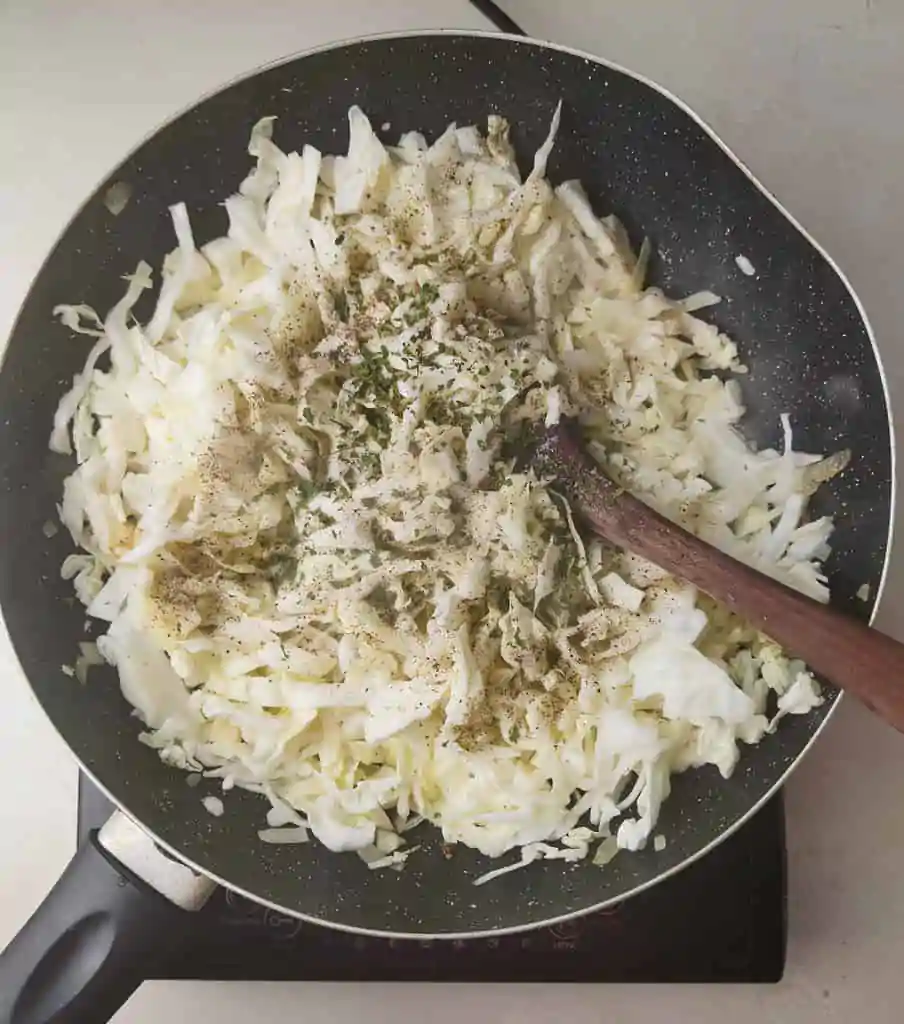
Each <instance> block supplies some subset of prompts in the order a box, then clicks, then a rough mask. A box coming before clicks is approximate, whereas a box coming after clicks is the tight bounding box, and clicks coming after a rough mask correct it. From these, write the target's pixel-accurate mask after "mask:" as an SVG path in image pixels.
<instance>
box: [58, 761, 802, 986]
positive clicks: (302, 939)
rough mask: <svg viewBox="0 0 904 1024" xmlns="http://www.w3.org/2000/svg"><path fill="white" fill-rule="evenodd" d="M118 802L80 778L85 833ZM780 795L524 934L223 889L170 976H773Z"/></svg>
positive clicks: (781, 847)
mask: <svg viewBox="0 0 904 1024" xmlns="http://www.w3.org/2000/svg"><path fill="white" fill-rule="evenodd" d="M109 813H110V805H109V804H108V803H107V801H106V799H105V798H104V797H103V796H102V795H101V794H100V793H99V792H98V791H97V790H96V789H95V788H94V787H93V786H92V784H91V783H90V782H89V781H88V780H87V779H85V778H84V777H82V778H81V779H80V780H79V815H78V828H79V842H83V841H84V839H85V837H86V836H87V835H88V833H89V831H90V830H91V829H94V828H98V827H99V826H100V825H101V824H103V822H104V820H105V818H106V817H107V815H108V814H109ZM784 839H785V829H784V811H783V808H782V802H781V797H776V798H775V799H774V800H772V801H771V802H770V803H769V804H767V805H766V806H765V807H764V808H763V809H762V810H761V811H760V812H759V813H758V814H757V815H756V816H755V817H754V818H752V819H751V820H750V821H749V822H748V823H747V824H746V825H744V826H743V828H741V829H740V830H739V831H738V832H736V833H735V834H734V835H733V836H732V837H731V838H729V839H727V840H726V841H725V842H724V843H722V844H721V845H720V846H719V847H717V848H716V849H715V850H713V851H712V852H711V853H710V854H708V855H707V856H706V857H704V858H703V859H702V860H700V861H698V862H697V863H695V864H692V865H691V866H690V867H689V868H687V869H686V870H684V871H682V872H680V873H679V874H678V875H676V876H675V877H674V878H670V879H668V880H667V881H665V882H662V883H660V884H659V885H656V886H654V887H653V888H652V889H649V890H648V891H647V892H644V893H641V894H640V895H639V896H635V897H633V898H632V899H630V900H628V901H627V902H625V903H623V904H621V905H620V906H618V907H615V908H613V909H611V910H606V911H602V912H600V913H597V914H590V915H587V916H585V917H582V918H580V919H578V920H573V921H569V922H567V923H565V924H559V925H556V926H554V927H552V928H540V929H536V930H534V931H530V932H525V933H522V934H519V935H510V936H501V937H500V938H489V939H468V940H457V941H449V940H442V941H432V942H431V941H423V942H418V941H413V940H411V939H374V938H366V937H363V936H357V935H350V934H347V933H344V932H338V931H334V930H332V929H329V928H324V927H320V926H318V925H313V924H307V923H304V922H302V921H298V920H296V919H294V918H291V917H286V916H284V915H283V914H278V913H275V912H274V911H272V910H267V909H266V908H265V907H261V906H259V905H257V904H255V903H250V902H249V901H247V900H245V899H243V898H241V897H238V896H235V895H234V894H232V893H230V892H226V891H225V890H221V891H220V892H219V893H217V894H216V895H215V896H214V897H213V899H212V900H211V901H210V903H208V905H207V906H206V907H205V908H204V910H202V911H201V915H203V918H204V919H205V923H207V922H209V924H210V927H202V928H200V929H199V938H198V944H197V946H196V947H195V948H194V949H193V951H192V953H191V955H190V956H185V955H184V954H183V956H182V957H181V958H180V959H179V960H178V961H176V962H174V963H172V964H170V965H168V967H167V969H166V971H165V972H164V973H163V976H165V977H167V978H173V979H177V978H182V979H187V978H195V979H205V980H217V981H219V980H224V981H225V980H232V981H236V980H245V981H496V982H504V981H509V982H515V981H517V982H524V981H595V982H603V981H607V982H626V981H642V982H657V981H658V982H667V981H673V982H677V981H688V982H716V981H718V982H727V981H740V982H774V981H779V980H780V979H781V976H782V973H783V971H784V966H785V937H786V900H785V880H786V876H785V841H784Z"/></svg>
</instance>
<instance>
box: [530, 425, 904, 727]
mask: <svg viewBox="0 0 904 1024" xmlns="http://www.w3.org/2000/svg"><path fill="white" fill-rule="evenodd" d="M530 462H531V465H533V467H534V468H535V470H536V471H537V472H538V473H539V474H540V475H542V476H544V477H547V478H554V479H555V482H556V483H555V486H556V488H557V489H558V490H560V491H561V492H562V493H563V494H564V495H565V497H567V498H568V499H569V501H570V502H571V504H572V507H573V509H574V511H575V512H576V513H577V514H578V515H579V516H580V517H581V518H582V519H583V520H584V522H585V523H586V524H587V525H588V526H589V527H590V528H591V529H593V530H594V532H596V533H598V534H599V535H600V536H601V537H603V538H605V539H606V540H608V541H609V542H610V543H612V544H615V545H617V546H618V547H622V548H625V549H626V550H628V551H632V552H634V553H635V554H637V555H641V556H642V557H643V558H646V559H649V561H651V562H653V563H654V564H656V565H658V566H659V567H660V568H662V569H665V570H666V571H667V572H669V573H671V574H672V575H674V576H677V577H679V578H680V579H684V580H687V581H688V582H689V583H693V584H694V586H696V587H699V588H700V590H702V591H704V592H705V593H707V594H709V595H710V596H711V597H714V598H715V599H716V600H717V601H721V602H722V603H723V604H725V605H727V606H728V607H729V608H730V609H731V610H732V611H735V612H737V613H738V615H741V616H742V617H743V618H745V619H746V620H747V621H748V622H750V623H751V625H753V626H754V627H755V628H756V629H758V630H760V631H761V632H763V633H765V634H766V635H767V636H769V637H771V638H772V639H773V640H775V641H776V642H777V643H779V644H781V645H782V647H784V648H785V649H786V650H787V651H789V652H790V653H793V654H794V655H796V656H797V657H799V658H802V659H803V660H804V661H805V662H806V663H807V664H808V665H809V666H810V668H811V669H812V670H813V671H814V672H815V673H817V674H818V675H820V676H822V677H823V679H826V680H827V681H828V682H830V683H833V684H834V685H835V686H837V687H839V688H840V689H842V690H845V691H846V692H848V693H851V694H853V695H854V696H855V697H858V698H859V699H860V700H861V701H863V703H864V704H866V706H867V707H868V708H871V709H872V710H873V711H875V712H876V714H878V715H881V717H882V718H884V719H885V721H886V722H888V723H889V724H890V725H893V726H894V727H895V728H896V729H898V730H899V731H900V732H904V644H901V643H898V641H896V640H892V639H891V637H887V636H885V635H884V634H882V633H878V632H876V631H875V630H873V629H871V628H870V627H869V626H867V625H866V624H865V623H863V622H860V621H858V620H857V619H855V618H852V617H851V616H849V615H845V614H844V613H843V612H840V611H838V610H836V609H834V608H830V607H828V606H826V605H823V604H820V603H819V602H818V601H814V600H813V599H812V598H810V597H806V596H804V595H803V594H799V593H798V592H797V591H795V590H792V589H791V588H790V587H786V586H784V585H783V584H781V583H778V582H777V581H776V580H773V579H771V578H770V577H769V576H766V575H764V574H763V573H761V572H758V571H757V570H756V569H751V568H750V567H749V566H747V565H744V564H743V563H741V562H738V561H736V560H735V559H734V558H731V557H730V556H729V555H726V554H723V553H722V552H721V551H719V550H718V549H717V548H714V547H713V546H712V545H710V544H707V543H706V542H705V541H703V540H700V539H699V538H698V537H695V536H694V535H693V534H692V533H688V531H687V530H684V529H683V528H682V527H680V526H676V525H675V523H672V522H670V521H669V520H668V519H666V518H665V517H664V516H662V515H660V514H659V513H658V512H655V511H654V510H653V509H651V508H650V507H649V506H648V505H645V504H644V503H643V502H642V501H639V500H638V499H637V498H635V497H634V496H633V495H631V494H628V493H626V492H625V491H623V490H622V489H620V488H619V487H618V486H617V485H616V484H614V483H613V482H612V481H611V480H610V479H609V478H608V477H607V476H606V475H605V473H604V472H603V471H602V469H601V468H600V466H599V464H598V463H597V462H596V460H595V459H594V458H593V457H592V456H591V455H590V454H589V453H588V452H587V451H586V450H585V448H584V445H583V443H582V441H581V437H580V434H579V431H578V429H577V427H576V426H574V425H573V424H569V423H561V424H559V425H558V426H556V427H552V428H551V429H549V430H547V431H546V433H545V434H544V436H543V438H542V439H541V441H540V443H539V444H538V445H537V447H536V448H535V449H534V451H533V453H532V455H531V456H530Z"/></svg>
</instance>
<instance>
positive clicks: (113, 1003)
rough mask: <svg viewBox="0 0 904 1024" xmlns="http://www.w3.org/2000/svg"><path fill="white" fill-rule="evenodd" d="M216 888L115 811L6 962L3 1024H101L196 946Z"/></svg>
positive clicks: (0, 984)
mask: <svg viewBox="0 0 904 1024" xmlns="http://www.w3.org/2000/svg"><path fill="white" fill-rule="evenodd" d="M214 888H215V885H214V883H213V882H211V881H210V880H209V879H207V878H205V877H204V876H201V875H198V874H196V873H195V872H194V871H192V870H191V869H190V868H188V867H186V866H185V865H184V864H181V863H179V862H178V861H175V860H172V859H171V858H170V857H168V856H167V855H166V854H164V853H162V852H161V851H160V850H159V849H158V848H157V846H156V845H155V844H154V842H153V840H152V839H151V837H150V836H149V835H148V834H147V833H146V832H144V831H143V829H141V828H139V826H137V825H136V824H135V823H134V822H132V820H131V819H130V818H127V817H126V816H125V815H124V814H121V813H120V812H118V811H117V812H116V813H115V814H114V815H113V816H112V817H111V818H110V819H109V821H107V823H106V824H105V825H104V827H103V828H102V829H101V830H100V832H93V833H92V834H91V841H90V842H86V843H84V844H83V845H82V846H81V847H80V848H79V850H78V851H77V852H76V854H75V856H74V857H73V858H72V860H71V861H70V862H69V864H68V865H67V866H66V870H65V871H64V872H63V874H62V876H61V878H60V880H59V881H58V882H57V883H56V885H54V887H53V889H51V891H50V892H49V893H48V895H47V898H46V899H45V900H44V902H43V903H42V904H41V905H40V907H38V909H37V910H36V911H35V912H34V914H33V915H32V916H31V918H30V919H29V921H28V922H27V923H26V924H25V926H24V928H23V929H22V931H20V932H19V934H18V935H17V936H16V937H15V938H14V939H13V941H12V942H11V943H10V944H9V946H7V948H6V950H4V952H3V953H2V954H0V1024H105V1022H106V1021H109V1020H110V1018H111V1017H112V1016H113V1015H114V1014H115V1013H116V1011H117V1010H118V1009H119V1008H120V1007H121V1006H122V1005H123V1003H125V1002H126V1000H127V999H128V998H129V996H131V995H132V993H133V992H134V991H135V989H137V988H138V986H139V985H140V984H141V983H142V981H144V979H145V978H146V977H148V976H149V975H150V974H151V972H152V971H153V969H154V967H155V966H157V965H158V964H161V963H162V962H163V961H164V960H166V959H171V958H172V957H173V955H174V954H176V953H178V949H179V947H180V946H181V945H183V944H185V943H187V942H188V941H190V940H191V938H192V936H193V934H194V931H195V928H196V927H197V921H198V919H197V915H196V914H194V913H193V911H197V910H200V908H201V907H202V906H203V905H204V903H206V901H207V899H208V898H209V897H210V895H211V894H212V892H213V890H214Z"/></svg>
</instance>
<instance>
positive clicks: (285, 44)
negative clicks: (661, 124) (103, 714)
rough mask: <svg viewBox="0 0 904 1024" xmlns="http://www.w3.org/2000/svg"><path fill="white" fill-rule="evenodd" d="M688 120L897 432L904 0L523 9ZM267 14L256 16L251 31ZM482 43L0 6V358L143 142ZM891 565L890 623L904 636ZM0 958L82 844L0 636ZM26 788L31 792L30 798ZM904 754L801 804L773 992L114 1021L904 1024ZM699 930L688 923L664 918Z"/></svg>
mask: <svg viewBox="0 0 904 1024" xmlns="http://www.w3.org/2000/svg"><path fill="white" fill-rule="evenodd" d="M502 6H503V7H504V8H505V9H506V10H507V11H508V12H509V13H510V14H511V15H512V16H513V17H515V18H516V19H517V20H519V21H520V22H521V24H522V25H523V26H524V27H525V29H526V30H527V31H529V32H531V33H533V34H535V35H538V36H545V37H547V38H550V39H554V40H556V41H560V42H564V43H570V44H572V45H575V46H580V47H582V48H584V49H588V50H593V51H595V52H597V53H599V54H601V55H603V56H606V57H609V58H610V59H612V60H615V61H617V62H619V63H621V64H624V65H627V66H628V67H631V68H632V69H634V70H637V71H640V72H643V73H645V74H647V75H649V76H651V77H652V78H655V79H657V80H658V81H660V82H662V83H663V84H664V85H666V86H668V87H670V88H671V89H673V90H674V91H676V92H677V93H678V94H679V95H681V96H682V97H683V98H684V99H685V100H687V101H688V102H690V103H691V104H692V105H694V106H695V107H696V108H697V110H698V111H699V112H700V113H701V114H702V115H703V117H704V118H706V119H708V120H709V121H710V123H711V124H712V125H713V126H714V127H715V128H716V130H717V131H719V132H720V133H721V134H722V136H723V138H724V139H725V140H726V141H727V142H728V143H729V145H731V146H733V147H734V148H735V150H736V152H737V153H738V154H739V155H740V156H741V157H742V159H744V160H745V161H746V162H747V163H748V165H749V166H750V167H751V168H752V169H753V170H754V172H755V173H757V174H758V175H759V176H760V177H761V179H762V180H763V181H764V183H765V184H766V185H767V186H768V187H770V188H771V189H772V190H773V191H774V192H775V193H776V194H777V195H778V196H779V198H780V199H781V200H782V201H783V202H784V203H785V204H786V205H787V206H788V207H789V208H790V209H791V210H792V211H793V212H794V213H795V215H796V216H797V217H798V218H799V219H800V220H802V221H803V223H804V224H806V225H807V227H808V228H809V229H810V230H811V231H812V232H813V233H814V234H815V235H816V237H817V238H819V239H820V241H822V242H823V243H824V244H825V245H826V246H827V247H828V249H829V250H830V251H831V252H832V254H833V255H834V256H835V258H836V259H837V260H838V261H839V263H840V264H841V265H842V266H843V267H844V268H845V270H846V271H847V272H848V274H849V276H850V277H851V279H852V280H853V283H854V285H855V287H856V288H857V289H858V291H859V292H860V295H861V297H862V298H863V300H864V302H865V304H866V307H867V309H868V310H869V312H870V315H871V318H872V321H873V324H874V327H875V328H876V332H877V335H878V337H879V341H880V347H881V350H882V353H883V356H884V358H885V361H886V365H887V368H888V371H889V376H890V381H891V389H892V398H893V404H894V406H895V409H896V412H897V414H898V416H899V418H902V417H904V341H902V339H901V338H900V337H899V331H898V328H899V325H900V324H902V323H904V288H902V286H901V281H902V280H904V248H902V246H901V243H900V231H901V228H900V223H899V220H900V217H901V211H904V172H902V167H904V128H902V121H901V115H900V97H901V95H902V92H904V4H902V3H900V0H759V2H758V3H755V4H752V3H749V2H748V0H632V2H631V3H626V4H609V3H602V2H599V0H556V2H555V3H552V4H550V3H548V2H546V0H508V2H504V3H503V4H502ZM252 15H253V17H252ZM425 26H446V27H473V28H476V27H487V23H486V22H485V20H484V19H483V18H482V17H481V16H480V15H479V14H477V13H476V12H475V11H474V10H473V9H472V8H471V7H470V5H469V4H468V3H466V2H465V0H430V2H420V3H419V2H417V0H379V2H378V3H377V2H373V0H342V2H341V3H334V4H329V3H326V4H323V3H313V2H311V0H254V2H253V3H248V2H241V0H194V2H192V3H184V2H182V0H152V2H149V3H123V2H121V0H119V2H117V0H78V2H71V0H5V3H3V4H2V5H0V96H2V97H3V101H4V102H3V104H2V108H0V153H2V157H3V162H2V170H0V253H2V266H3V273H2V275H0V338H3V337H5V336H6V334H7V332H8V329H9V327H10V326H11V324H12V319H13V317H14V315H15V311H16V308H17V306H18V304H19V302H20V300H21V298H22V296H23V295H24V292H25V290H26V288H27V286H28V283H29V281H30V280H31V278H32V276H33V275H34V273H35V272H36V271H37V269H38V267H39V265H40V262H41V260H42V258H43V256H44V254H45V252H46V251H47V249H48V247H49V246H50V245H51V243H52V242H53V240H54V238H55V236H56V234H57V232H58V231H59V229H60V227H61V226H62V224H63V223H64V222H65V221H66V220H67V219H68V217H69V216H70V214H71V213H72V211H73V210H74V209H75V207H76V206H77V205H78V203H79V202H80V201H81V199H82V198H84V196H85V195H86V194H88V192H89V191H90V190H91V189H92V188H93V186H94V185H95V183H96V182H97V181H98V180H99V179H100V178H101V177H102V175H103V174H104V173H105V172H106V171H107V170H108V169H109V168H110V167H111V166H113V164H114V163H115V162H116V161H117V160H118V159H119V158H120V157H121V155H122V154H123V153H124V152H125V151H126V150H127V149H129V148H130V147H131V146H132V145H133V144H134V143H135V142H137V141H138V140H139V139H140V138H141V137H142V136H143V135H144V134H145V133H146V132H147V131H148V130H149V129H151V128H153V127H154V126H155V124H157V123H158V122H159V121H161V120H162V119H163V118H165V117H166V116H168V115H169V114H171V113H172V112H173V111H174V110H176V109H178V108H179V107H181V106H183V105H184V104H186V103H188V102H190V101H191V100H193V99H194V98H195V97H196V96H197V95H198V94H199V93H202V92H204V91H206V90H208V89H210V88H211V87H214V86H216V85H217V84H218V83H220V82H222V81H223V80H225V79H228V78H230V77H231V76H233V75H235V74H237V73H239V72H242V71H244V70H246V69H248V68H251V67H253V66H255V65H256V64H259V63H262V62H264V61H267V60H270V59H273V58H274V57H277V56H280V55H281V54H283V53H286V52H290V51H293V50H300V49H304V48H307V47H309V46H312V45H316V44H318V43H321V42H325V41H328V40H331V39H341V38H345V37H349V36H353V35H358V34H362V33H365V32H376V31H386V30H391V29H401V28H415V27H425ZM901 552H902V546H901V545H899V546H898V548H897V557H895V558H894V560H893V564H892V571H891V577H890V583H889V587H888V590H887V593H886V599H885V602H884V606H883V611H882V614H881V616H880V621H879V625H880V626H882V627H883V628H884V629H886V630H887V631H889V632H892V633H896V634H897V635H899V636H901V637H904V555H902V553H901ZM0 687H2V688H3V690H4V701H3V714H2V715H0V808H2V811H0V946H2V945H4V944H5V943H6V942H7V941H8V940H9V939H10V938H11V937H12V935H13V934H14V933H15V931H16V930H17V929H18V927H19V926H20V925H21V923H22V922H23V921H24V920H25V918H26V917H27V916H28V914H29V913H30V912H31V910H32V909H33V908H34V906H35V905H36V904H37V903H38V901H39V900H40V899H41V897H42V895H43V894H44V893H45V892H46V890H47V889H48V888H49V886H50V885H51V884H52V882H53V881H54V879H55V878H56V876H57V874H58V873H59V871H60V870H61V868H62V866H63V864H64V863H65V861H66V859H67V858H68V857H69V855H70V853H71V851H72V848H73V838H74V818H75V780H76V772H75V767H74V765H73V763H72V761H71V759H70V758H69V756H68V754H67V752H66V750H65V748H64V746H63V744H62V743H61V741H60V740H59V739H57V738H56V736H55V735H54V734H53V733H52V731H51V729H50V727H49V725H48V724H47V723H46V722H45V721H44V719H43V717H42V714H41V712H40V711H39V710H38V709H37V707H36V705H35V704H34V702H33V701H32V700H31V698H30V696H29V694H28V691H27V688H26V685H25V683H24V681H23V680H22V678H21V675H20V673H19V670H18V668H17V667H16V665H15V662H14V659H13V657H12V654H11V652H10V651H9V647H8V642H7V641H6V639H5V636H3V637H0ZM24 780H28V782H27V784H26V783H25V782H24ZM902 789H904V740H902V739H901V738H900V737H898V736H896V735H894V734H892V733H891V731H890V730H888V729H886V728H884V727H883V726H881V725H880V724H878V723H877V722H875V721H873V720H872V719H871V717H870V716H869V715H868V714H867V713H866V712H864V711H862V710H860V709H859V708H858V707H856V706H854V705H853V703H852V702H848V703H847V704H846V705H845V706H844V707H842V709H841V710H840V712H839V713H838V714H837V715H836V716H835V718H834V720H833V721H832V722H831V723H830V725H829V727H828V728H827V730H826V732H825V734H824V736H823V738H822V739H821V741H820V742H819V743H818V744H817V747H816V749H815V751H814V752H813V753H812V755H811V756H810V757H809V758H808V759H807V760H806V763H805V764H804V765H803V766H802V767H801V768H800V770H799V771H798V772H797V773H796V774H795V776H794V778H793V779H792V780H791V782H790V783H789V785H788V791H787V808H788V832H789V837H788V845H789V858H790V922H791V928H790V932H791V934H790V946H789V951H788V969H787V974H786V979H785V981H784V982H783V983H782V984H781V985H779V986H776V987H765V986H763V987H748V986H743V987H703V986H687V987H676V986H659V987H652V986H650V987H644V986H607V987H606V988H605V989H600V988H599V987H596V986H585V987H580V986H537V987H525V986H507V985H497V986H466V987H460V988H457V989H456V991H455V993H454V996H453V995H452V993H451V991H449V990H448V987H447V986H430V987H427V986H423V985H371V986H352V985H326V984H270V985H262V984H245V983H239V982H237V983H232V984H228V985H227V984H201V983H189V982H186V983H181V984H175V983H173V984H166V983H155V984H147V985H145V986H143V987H142V989H141V990H140V991H139V992H138V993H137V994H136V995H135V997H134V998H133V999H132V1000H131V1001H130V1002H129V1004H128V1005H127V1006H126V1007H125V1008H124V1009H123V1010H122V1012H121V1013H120V1014H119V1015H118V1016H117V1017H116V1020H117V1022H121V1024H144V1022H147V1024H151V1022H152V1021H154V1022H155V1021H158V1020H165V1019H172V1020H177V1021H190V1020H194V1019H207V1020H216V1021H217V1022H218V1024H233V1022H235V1024H239V1022H241V1024H244V1022H245V1021H247V1020H248V1019H249V1017H250V1018H251V1019H256V1020H259V1021H270V1020H272V1021H282V1020H285V1019H291V1020H293V1021H295V1020H297V1021H299V1022H301V1021H303V1022H305V1024H322V1022H326V1021H330V1022H333V1024H341V1022H344V1021H359V1020H366V1021H367V1022H368V1024H382V1022H384V1021H385V1022H390V1021H391V1022H393V1024H395V1022H397V1021H398V1020H405V1019H407V1018H409V1017H413V1016H418V1017H420V1016H423V1015H425V1014H427V1013H429V1015H430V1017H431V1018H432V1020H433V1021H434V1022H435V1024H446V1022H449V1024H452V1022H453V1021H459V1020H461V1019H471V1020H474V1021H485V1020H493V1021H496V1022H497V1024H509V1022H515V1021H517V1022H519V1024H530V1022H533V1021H536V1022H540V1021H546V1020H550V1019H553V1018H554V1017H566V1016H573V1018H574V1019H581V1020H587V1021H594V1020H597V1019H600V1020H602V1019H603V1018H605V1019H607V1020H612V1021H617V1022H619V1024H630V1022H642V1021H653V1020H661V1021H665V1022H667V1024H672V1022H684V1021H694V1022H695V1024H708V1022H710V1021H712V1022H713V1024H715V1022H719V1024H723V1022H724V1021H725V1020H726V1019H728V1020H731V1021H732V1024H754V1022H755V1024H762V1022H763V1021H769V1022H770V1024H784V1022H789V1024H790V1022H795V1024H805V1022H810V1021H817V1020H819V1021H829V1022H832V1021H837V1022H848V1021H852V1020H856V1019H859V1020H863V1021H864V1022H869V1024H883V1022H889V1024H891V1022H892V1021H898V1020H899V1019H900V1013H899V1012H898V1011H897V1002H898V999H897V996H898V993H899V991H900V976H899V972H900V969H901V968H900V965H901V962H902V961H904V870H902V860H904V858H902V851H904V800H902V799H901V792H902ZM663 926H664V927H668V926H674V927H675V928H676V930H683V929H687V928H689V927H692V926H693V922H687V921H674V922H663Z"/></svg>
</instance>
